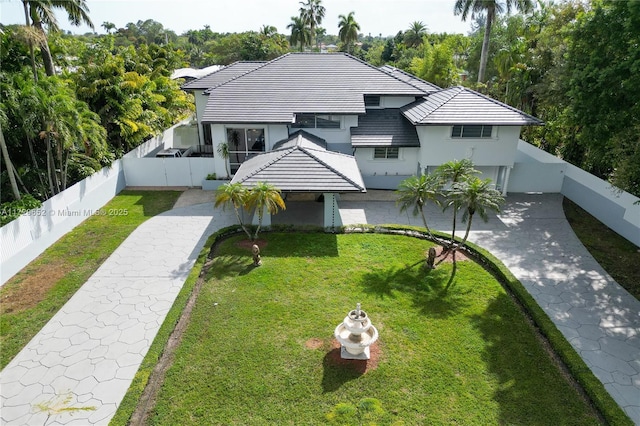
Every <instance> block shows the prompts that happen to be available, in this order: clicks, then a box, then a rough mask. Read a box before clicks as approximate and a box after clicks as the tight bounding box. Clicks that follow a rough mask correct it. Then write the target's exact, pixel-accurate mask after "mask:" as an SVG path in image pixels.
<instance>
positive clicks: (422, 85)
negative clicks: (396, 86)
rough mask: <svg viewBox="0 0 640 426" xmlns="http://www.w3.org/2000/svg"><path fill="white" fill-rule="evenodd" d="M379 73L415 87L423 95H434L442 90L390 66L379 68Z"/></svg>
mask: <svg viewBox="0 0 640 426" xmlns="http://www.w3.org/2000/svg"><path fill="white" fill-rule="evenodd" d="M379 69H380V70H381V71H384V72H386V73H387V74H389V75H392V76H394V77H396V78H398V79H400V80H402V81H404V82H406V83H409V84H410V85H412V86H414V87H417V88H418V89H420V90H422V91H424V92H425V93H434V92H437V91H438V90H442V88H441V87H439V86H436V85H435V84H433V83H429V82H428V81H425V80H423V79H421V78H418V77H416V76H415V75H413V74H409V73H408V72H406V71H402V70H401V69H398V68H396V67H392V66H391V65H383V66H381V67H380V68H379Z"/></svg>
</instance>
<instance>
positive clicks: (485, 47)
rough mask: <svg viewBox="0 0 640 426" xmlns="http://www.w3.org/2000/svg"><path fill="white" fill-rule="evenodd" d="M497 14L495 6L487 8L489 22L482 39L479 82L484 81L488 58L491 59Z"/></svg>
mask: <svg viewBox="0 0 640 426" xmlns="http://www.w3.org/2000/svg"><path fill="white" fill-rule="evenodd" d="M495 14H496V9H495V7H491V8H489V9H487V22H486V24H485V27H484V38H483V39H482V52H481V53H480V69H479V70H478V83H482V82H483V81H484V74H485V72H486V70H487V60H488V59H489V39H490V38H491V26H492V25H493V19H494V17H495Z"/></svg>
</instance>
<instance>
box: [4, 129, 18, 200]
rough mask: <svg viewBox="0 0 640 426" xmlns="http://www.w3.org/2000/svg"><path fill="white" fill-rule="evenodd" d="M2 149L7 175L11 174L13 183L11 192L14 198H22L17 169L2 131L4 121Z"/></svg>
mask: <svg viewBox="0 0 640 426" xmlns="http://www.w3.org/2000/svg"><path fill="white" fill-rule="evenodd" d="M0 149H1V150H2V160H3V161H4V164H5V167H6V169H7V175H9V183H10V184H11V192H13V198H14V199H16V200H19V199H20V190H19V189H18V183H17V182H16V176H15V174H14V173H15V169H14V166H13V162H12V161H11V158H9V150H8V149H7V144H6V143H5V141H4V132H3V131H2V123H0Z"/></svg>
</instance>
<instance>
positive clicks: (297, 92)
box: [202, 53, 426, 123]
mask: <svg viewBox="0 0 640 426" xmlns="http://www.w3.org/2000/svg"><path fill="white" fill-rule="evenodd" d="M209 93H210V95H209V101H208V103H207V107H206V109H205V112H204V114H203V116H202V121H203V122H210V123H235V122H237V123H291V122H292V121H293V119H294V114H295V113H325V114H326V113H331V114H364V113H365V106H364V95H365V94H371V95H409V96H423V95H424V94H425V93H426V92H425V91H423V90H421V89H419V88H417V87H415V86H413V85H411V84H408V83H406V82H404V81H402V80H400V79H398V78H396V77H394V76H391V75H389V74H388V73H385V72H383V71H381V70H379V69H378V68H376V67H374V66H372V65H369V64H367V63H366V62H363V61H361V60H359V59H357V58H354V57H353V56H350V55H347V54H345V53H323V54H316V53H289V54H286V55H283V56H280V57H279V58H276V59H274V60H273V61H271V62H268V63H266V64H263V65H262V66H260V67H258V68H256V69H255V70H253V71H251V72H248V73H245V74H243V75H241V76H239V77H237V78H235V79H233V80H231V81H228V82H226V83H224V84H222V85H219V86H217V87H215V88H214V89H212V90H210V91H209Z"/></svg>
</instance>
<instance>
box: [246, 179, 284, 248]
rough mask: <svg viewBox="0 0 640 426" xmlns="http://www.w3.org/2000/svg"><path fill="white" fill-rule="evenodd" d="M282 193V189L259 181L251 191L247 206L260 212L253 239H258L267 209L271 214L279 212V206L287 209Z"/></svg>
mask: <svg viewBox="0 0 640 426" xmlns="http://www.w3.org/2000/svg"><path fill="white" fill-rule="evenodd" d="M281 194H282V191H280V190H279V189H278V188H276V187H275V186H273V185H271V184H270V183H267V182H258V183H256V185H255V186H254V187H253V188H251V190H250V191H249V193H248V195H247V198H246V202H245V206H247V207H249V208H250V209H251V208H255V211H256V212H257V213H258V227H257V228H256V232H255V234H254V235H253V240H257V239H258V233H259V232H260V228H261V227H262V218H263V217H264V211H265V209H266V210H267V211H268V212H269V214H276V213H278V209H279V208H280V209H282V210H285V209H286V206H285V204H284V200H283V199H282V195H281Z"/></svg>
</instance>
